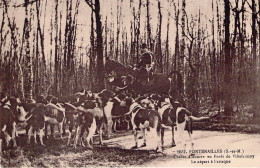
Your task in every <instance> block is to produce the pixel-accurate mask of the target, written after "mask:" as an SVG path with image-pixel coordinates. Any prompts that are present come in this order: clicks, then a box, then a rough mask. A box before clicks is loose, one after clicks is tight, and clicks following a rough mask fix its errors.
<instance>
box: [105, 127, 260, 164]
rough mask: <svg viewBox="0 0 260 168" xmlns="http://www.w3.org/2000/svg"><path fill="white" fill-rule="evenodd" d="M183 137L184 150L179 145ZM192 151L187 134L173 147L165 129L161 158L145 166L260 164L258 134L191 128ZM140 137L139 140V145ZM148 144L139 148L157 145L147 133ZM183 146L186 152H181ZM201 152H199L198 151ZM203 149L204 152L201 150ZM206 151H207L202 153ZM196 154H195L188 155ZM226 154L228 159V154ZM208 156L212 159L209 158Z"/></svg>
mask: <svg viewBox="0 0 260 168" xmlns="http://www.w3.org/2000/svg"><path fill="white" fill-rule="evenodd" d="M183 140H186V142H187V146H186V149H185V148H184V145H183V144H181V142H183ZM193 140H194V141H193V142H194V143H195V145H194V148H193V151H191V150H192V148H191V143H190V141H189V138H188V136H187V135H185V137H183V138H182V139H180V138H177V136H176V143H177V144H179V145H177V146H176V147H174V148H171V147H170V143H171V133H170V132H169V131H168V132H166V137H165V145H166V149H165V150H164V152H163V157H158V158H156V159H153V160H150V161H148V162H146V163H144V166H150V167H151V166H152V167H153V166H160V167H164V166H171V167H172V166H174V167H181V166H190V167H197V166H198V167H204V166H207V167H209V166H210V167H211V166H218V167H219V166H232V167H238V166H243V167H249V166H254V167H260V135H257V134H240V133H225V132H212V131H194V134H193ZM141 141H142V140H140V144H141V143H142V142H141ZM110 143H111V144H113V145H116V146H120V147H121V148H124V149H130V148H131V146H133V145H134V141H133V136H126V137H119V138H116V139H113V140H110ZM147 145H148V146H147V147H145V148H139V150H140V149H142V150H152V149H153V148H154V146H155V145H156V144H154V143H153V139H152V138H151V136H150V135H149V133H148V138H147ZM184 149H185V151H186V153H180V152H181V151H182V152H183V150H184ZM198 152H200V153H198ZM201 152H203V153H201ZM205 152H207V153H205ZM192 153H195V154H194V155H191V154H192ZM227 155H229V156H230V158H229V157H228V156H227ZM209 157H211V158H209Z"/></svg>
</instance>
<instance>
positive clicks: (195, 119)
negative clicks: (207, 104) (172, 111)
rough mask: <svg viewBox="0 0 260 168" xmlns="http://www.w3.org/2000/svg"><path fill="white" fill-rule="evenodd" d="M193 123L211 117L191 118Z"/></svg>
mask: <svg viewBox="0 0 260 168" xmlns="http://www.w3.org/2000/svg"><path fill="white" fill-rule="evenodd" d="M190 118H191V120H192V121H201V120H208V119H209V117H194V116H190Z"/></svg>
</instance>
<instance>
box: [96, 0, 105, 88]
mask: <svg viewBox="0 0 260 168" xmlns="http://www.w3.org/2000/svg"><path fill="white" fill-rule="evenodd" d="M95 15H96V29H97V78H98V87H99V88H98V90H99V91H100V90H102V89H104V86H105V85H104V78H105V74H104V63H103V37H102V23H101V16H100V2H99V0H95Z"/></svg>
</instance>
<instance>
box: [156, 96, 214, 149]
mask: <svg viewBox="0 0 260 168" xmlns="http://www.w3.org/2000/svg"><path fill="white" fill-rule="evenodd" d="M158 112H159V114H160V116H161V118H162V130H161V141H162V146H163V143H164V129H165V128H167V127H171V128H172V146H173V147H174V146H176V143H175V140H174V127H177V131H178V132H179V136H180V137H183V135H184V131H185V127H186V128H187V131H188V134H189V137H190V141H191V145H192V148H193V145H194V143H193V138H192V124H191V123H192V121H201V120H206V119H209V117H194V116H192V114H191V112H190V111H188V110H187V109H186V108H184V107H181V105H180V103H178V102H174V103H173V104H171V103H170V99H169V98H162V99H161V100H160V101H159V103H158ZM182 142H184V146H186V141H182Z"/></svg>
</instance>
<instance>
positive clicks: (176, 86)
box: [105, 59, 182, 98]
mask: <svg viewBox="0 0 260 168" xmlns="http://www.w3.org/2000/svg"><path fill="white" fill-rule="evenodd" d="M105 74H106V77H107V78H108V80H109V81H110V83H111V84H112V85H113V86H115V87H116V88H117V90H129V91H133V92H135V93H139V94H145V93H156V94H170V95H171V96H173V97H175V98H177V97H179V96H178V94H179V93H180V92H181V89H182V76H181V74H180V73H179V72H177V71H172V72H171V73H169V75H165V74H163V73H154V74H153V76H152V78H151V79H150V80H149V81H148V80H147V77H146V74H147V72H143V71H142V70H138V69H136V70H134V69H133V68H132V67H130V66H129V67H127V66H124V65H123V64H121V63H119V62H117V61H114V60H110V59H107V60H106V63H105ZM176 96H177V97H176Z"/></svg>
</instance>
